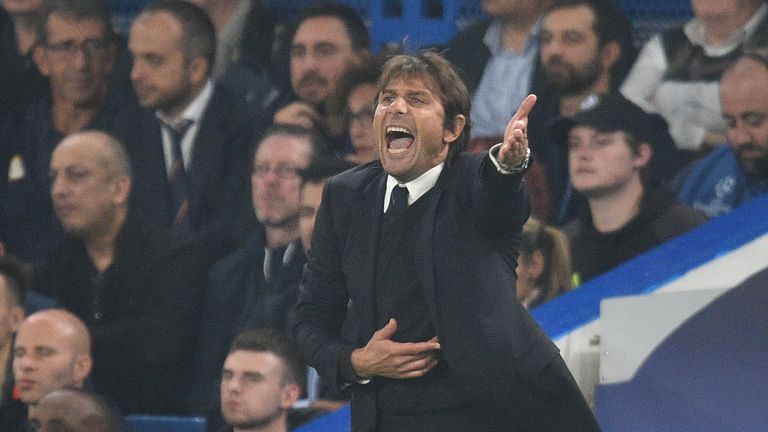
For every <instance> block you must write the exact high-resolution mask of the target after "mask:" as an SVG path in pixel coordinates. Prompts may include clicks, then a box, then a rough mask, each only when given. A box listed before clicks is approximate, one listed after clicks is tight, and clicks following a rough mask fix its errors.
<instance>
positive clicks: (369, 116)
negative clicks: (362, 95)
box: [346, 108, 373, 125]
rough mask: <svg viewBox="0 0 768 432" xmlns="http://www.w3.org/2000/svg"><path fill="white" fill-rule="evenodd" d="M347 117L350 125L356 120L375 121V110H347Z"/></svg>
mask: <svg viewBox="0 0 768 432" xmlns="http://www.w3.org/2000/svg"><path fill="white" fill-rule="evenodd" d="M346 118H347V124H348V125H351V124H352V123H354V122H356V121H364V122H371V121H373V110H372V109H371V108H363V109H362V110H360V111H357V112H352V111H347V113H346Z"/></svg>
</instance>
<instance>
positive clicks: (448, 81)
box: [376, 51, 471, 162]
mask: <svg viewBox="0 0 768 432" xmlns="http://www.w3.org/2000/svg"><path fill="white" fill-rule="evenodd" d="M399 77H409V78H419V79H422V80H426V81H429V82H431V83H432V84H433V85H434V86H435V89H434V90H436V91H437V92H438V93H439V96H440V100H441V101H442V103H443V111H444V112H445V121H444V124H443V128H444V129H448V130H453V127H454V124H453V120H454V118H455V117H456V116H457V115H463V116H464V117H465V119H466V123H465V125H464V129H463V130H462V131H461V135H459V137H458V138H457V139H456V141H454V142H453V144H452V145H451V148H450V150H449V152H448V161H449V162H451V161H453V160H455V159H456V157H458V155H459V153H461V152H462V151H464V149H465V148H466V146H467V142H468V140H469V138H468V137H469V133H470V127H471V121H470V117H469V110H470V106H471V102H470V97H469V91H467V87H466V86H465V85H464V81H463V80H462V79H461V78H460V77H459V75H458V74H457V73H456V70H455V69H454V68H453V66H451V63H449V62H448V60H446V59H444V58H443V57H442V56H440V55H439V54H437V53H435V52H432V51H424V52H421V53H419V54H400V55H396V56H394V57H392V58H391V59H389V60H387V62H386V63H384V67H383V68H382V71H381V76H380V77H379V85H378V89H377V91H376V94H377V95H381V92H382V91H383V90H384V86H386V85H387V84H388V83H389V82H390V81H392V80H393V79H395V78H399Z"/></svg>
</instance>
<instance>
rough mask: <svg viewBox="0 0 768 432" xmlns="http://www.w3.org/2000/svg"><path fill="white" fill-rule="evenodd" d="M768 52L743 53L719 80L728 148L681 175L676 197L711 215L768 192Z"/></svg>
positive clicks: (712, 153) (719, 147)
mask: <svg viewBox="0 0 768 432" xmlns="http://www.w3.org/2000/svg"><path fill="white" fill-rule="evenodd" d="M766 80H768V50H766V49H760V50H752V51H749V52H747V53H745V54H742V55H741V56H740V57H739V58H738V59H737V60H736V61H735V62H734V63H733V65H731V66H730V67H729V68H728V69H726V71H725V73H724V74H723V77H722V78H721V80H720V106H721V109H722V112H723V118H724V119H725V124H726V135H727V137H728V144H727V145H725V144H724V145H721V146H717V147H715V148H714V149H713V150H712V151H711V152H710V153H709V154H708V155H707V156H706V157H704V158H702V159H699V160H698V161H696V162H695V163H693V165H691V166H689V167H688V168H687V169H685V170H684V171H682V172H681V173H680V174H679V175H678V177H677V179H676V182H675V183H674V184H673V186H674V190H675V191H676V192H677V198H678V199H679V200H680V201H681V202H682V203H684V204H687V205H689V206H691V207H693V208H695V209H697V210H700V211H702V212H704V213H705V214H706V215H707V216H709V217H717V216H720V215H721V214H724V213H728V212H730V211H732V210H734V209H736V208H737V207H739V206H741V205H742V204H744V203H746V202H748V201H750V200H753V199H755V198H757V197H760V196H762V195H764V194H766V193H768V87H766V85H765V83H766Z"/></svg>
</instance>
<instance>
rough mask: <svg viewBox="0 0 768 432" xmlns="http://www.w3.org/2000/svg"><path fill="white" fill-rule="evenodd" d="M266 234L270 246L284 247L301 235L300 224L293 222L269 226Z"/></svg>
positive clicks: (272, 247) (271, 247)
mask: <svg viewBox="0 0 768 432" xmlns="http://www.w3.org/2000/svg"><path fill="white" fill-rule="evenodd" d="M266 234H267V236H266V237H267V247H268V248H270V249H274V248H278V247H282V246H285V245H287V244H288V243H290V242H292V241H294V240H296V239H297V238H298V237H299V224H298V222H296V223H293V222H292V223H289V224H287V225H283V226H274V225H271V226H267V227H266Z"/></svg>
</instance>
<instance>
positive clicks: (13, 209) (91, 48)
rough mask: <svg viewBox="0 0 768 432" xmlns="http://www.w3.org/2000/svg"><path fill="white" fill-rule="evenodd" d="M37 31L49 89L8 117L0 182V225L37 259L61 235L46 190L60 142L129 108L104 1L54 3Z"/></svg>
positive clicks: (105, 125) (22, 252)
mask: <svg viewBox="0 0 768 432" xmlns="http://www.w3.org/2000/svg"><path fill="white" fill-rule="evenodd" d="M38 33H39V34H38V44H37V46H36V47H35V48H34V51H33V57H34V60H35V63H36V64H37V67H38V68H39V70H40V72H41V73H42V74H43V75H44V76H45V77H46V78H47V79H48V83H49V87H50V91H49V93H48V94H47V95H46V96H45V97H43V98H42V99H40V100H39V101H35V102H32V104H31V106H29V108H27V109H25V110H23V111H20V112H18V113H17V114H16V115H12V116H10V117H8V118H7V119H6V120H7V122H6V123H5V125H4V127H3V131H2V135H1V136H2V138H1V140H2V145H3V147H4V148H5V149H7V150H6V151H5V152H3V155H4V156H3V157H2V160H0V170H2V172H3V173H4V174H3V176H2V178H1V179H0V181H1V182H2V183H5V184H6V185H7V186H6V187H5V188H4V189H5V191H4V193H3V196H2V197H0V203H2V204H1V205H2V214H1V215H0V232H2V235H3V241H4V242H5V243H6V246H7V248H8V251H9V252H10V253H13V254H15V255H17V256H18V257H20V258H21V259H22V260H25V261H32V262H41V261H42V259H43V258H44V257H45V253H46V251H47V250H48V249H50V247H51V246H52V245H54V244H55V242H56V241H57V240H58V239H59V238H61V235H62V231H61V228H60V226H59V225H58V224H57V223H56V221H55V218H54V216H53V208H52V206H51V200H50V197H49V192H48V191H49V182H48V162H49V160H50V156H51V152H52V151H53V148H54V147H55V145H56V143H58V142H59V141H61V139H62V138H64V137H65V136H67V135H69V134H71V133H73V132H77V131H80V130H83V129H86V128H88V129H101V130H108V131H109V130H113V129H114V128H115V127H116V124H117V123H118V121H119V119H120V118H121V117H122V116H124V115H126V113H127V112H129V111H130V109H131V107H130V104H128V103H125V101H123V100H121V99H119V98H118V97H117V96H118V95H115V94H110V92H109V84H108V75H109V74H110V71H111V70H112V66H113V63H114V58H115V53H116V48H115V44H114V43H113V33H112V28H111V24H110V16H109V9H108V7H107V4H106V3H105V2H104V1H103V0H78V1H76V0H57V1H53V2H50V3H49V4H47V6H46V8H45V9H44V13H43V18H42V21H41V24H40V26H39V27H38ZM0 189H3V188H2V187H0Z"/></svg>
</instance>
